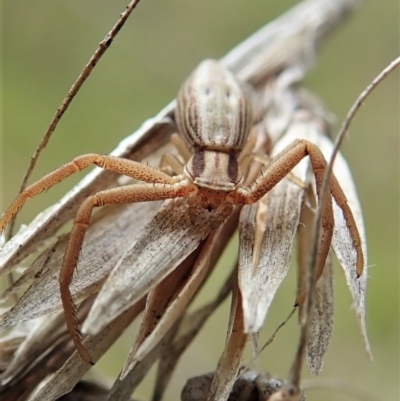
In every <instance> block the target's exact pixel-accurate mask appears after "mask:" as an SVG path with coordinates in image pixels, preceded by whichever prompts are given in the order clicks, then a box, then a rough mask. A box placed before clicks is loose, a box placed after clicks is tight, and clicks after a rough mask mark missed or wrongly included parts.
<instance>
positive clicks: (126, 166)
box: [0, 154, 182, 233]
mask: <svg viewBox="0 0 400 401" xmlns="http://www.w3.org/2000/svg"><path fill="white" fill-rule="evenodd" d="M93 164H94V165H97V166H99V167H101V168H104V169H106V170H110V171H113V172H115V173H118V174H124V175H127V176H129V177H132V178H135V179H137V180H140V181H145V182H153V183H166V184H173V183H175V182H177V181H179V179H181V178H182V177H180V178H178V177H170V176H168V175H167V174H165V173H163V172H162V171H160V170H157V169H155V168H153V167H150V166H147V165H143V164H141V163H138V162H134V161H132V160H128V159H122V158H119V157H114V156H101V155H98V154H86V155H82V156H78V157H76V158H75V159H73V160H72V161H70V162H69V163H67V164H64V165H63V166H61V167H60V168H58V169H56V170H54V171H53V172H51V173H49V174H47V175H46V176H44V177H43V178H41V179H40V180H38V181H36V182H35V183H34V184H32V185H30V186H29V187H27V188H26V189H25V191H23V192H22V193H21V194H20V195H19V196H18V197H17V198H16V199H15V201H14V202H13V203H12V204H11V206H10V207H9V208H8V209H7V211H6V212H5V213H4V215H3V216H2V217H1V219H0V233H1V232H2V231H3V230H4V229H5V227H6V226H7V224H8V223H9V222H10V220H11V219H12V218H13V216H15V214H16V213H17V212H18V211H19V210H20V209H21V207H22V206H23V205H24V204H25V202H26V201H27V200H28V199H29V198H33V197H35V196H36V195H38V194H40V193H42V192H43V191H46V190H48V189H49V188H51V187H52V186H54V185H56V184H58V183H59V182H61V181H63V180H65V179H66V178H67V177H69V176H70V175H72V174H74V173H77V172H79V171H81V170H83V169H85V168H86V167H88V166H90V165H93Z"/></svg>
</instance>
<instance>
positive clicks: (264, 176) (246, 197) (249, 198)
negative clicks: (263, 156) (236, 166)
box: [231, 140, 364, 303]
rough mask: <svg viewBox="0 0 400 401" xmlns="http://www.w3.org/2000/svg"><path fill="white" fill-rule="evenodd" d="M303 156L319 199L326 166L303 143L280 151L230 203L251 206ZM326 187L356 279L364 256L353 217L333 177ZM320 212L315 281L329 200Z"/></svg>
mask: <svg viewBox="0 0 400 401" xmlns="http://www.w3.org/2000/svg"><path fill="white" fill-rule="evenodd" d="M306 156H310V160H311V166H312V169H313V172H314V175H315V182H316V187H317V196H318V199H320V197H321V188H322V183H323V179H324V173H325V169H326V167H327V162H326V160H325V158H324V156H323V154H322V152H321V151H320V150H319V148H318V147H317V146H316V145H314V144H313V143H311V142H308V141H306V140H296V141H295V142H293V144H292V145H291V146H288V147H287V148H286V149H284V150H283V151H282V152H281V153H279V154H278V155H277V156H276V157H275V158H274V159H273V160H272V161H271V162H270V164H268V165H267V167H266V169H265V170H264V171H263V172H262V173H261V175H260V177H259V178H258V179H257V180H256V181H255V182H254V184H252V185H251V186H250V187H239V188H238V189H237V190H236V191H235V192H233V193H232V194H231V197H232V198H233V202H234V203H238V204H252V203H255V202H257V201H258V200H259V199H261V198H262V197H263V196H264V195H265V194H266V193H268V192H269V191H270V190H271V189H272V188H273V187H274V186H275V185H276V184H278V183H279V182H280V181H281V180H282V179H283V178H284V177H285V176H286V175H287V174H288V173H289V172H290V171H291V170H292V169H293V168H294V167H295V166H296V165H297V164H298V163H299V162H300V161H301V160H302V159H303V158H304V157H306ZM329 187H330V192H331V194H332V196H333V197H334V199H335V201H336V203H337V204H338V206H339V207H340V208H341V209H342V211H343V215H344V218H345V220H346V223H347V226H348V228H349V231H350V235H351V238H352V240H353V246H354V248H355V249H356V251H357V265H356V272H357V275H358V276H360V275H361V274H362V272H363V267H364V256H363V253H362V248H361V238H360V234H359V232H358V228H357V226H356V223H355V220H354V216H353V214H352V212H351V210H350V207H349V205H348V204H347V199H346V196H345V194H344V192H343V190H342V188H341V187H340V185H339V183H338V181H337V179H336V177H335V176H334V175H333V174H332V176H331V179H330V183H329ZM323 208H324V210H323V215H322V228H323V234H322V238H321V245H320V249H319V255H318V261H317V270H316V275H317V277H316V279H318V278H319V277H320V276H321V274H322V271H323V268H324V265H325V261H326V258H327V256H328V252H329V248H330V245H331V241H332V236H333V227H334V217H333V208H332V198H331V197H327V200H326V203H325V205H323ZM303 301H304V294H303V296H300V297H299V299H298V300H297V303H302V302H303Z"/></svg>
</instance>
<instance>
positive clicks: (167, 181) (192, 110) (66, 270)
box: [0, 60, 364, 363]
mask: <svg viewBox="0 0 400 401" xmlns="http://www.w3.org/2000/svg"><path fill="white" fill-rule="evenodd" d="M175 119H176V122H177V127H178V131H179V133H180V134H181V135H182V137H183V140H182V139H180V138H179V137H178V136H176V135H175V136H174V137H173V142H174V143H175V146H176V147H177V149H178V151H179V153H180V154H181V156H182V159H183V160H184V161H185V164H184V165H183V163H181V162H180V161H179V160H178V159H177V158H175V157H173V156H171V155H167V156H166V157H165V161H166V162H167V163H168V164H169V165H170V166H171V168H172V169H173V170H174V172H175V173H176V174H177V175H168V174H166V173H165V172H163V171H162V170H160V169H156V168H153V167H150V166H147V165H144V164H141V163H138V162H135V161H132V160H127V159H122V158H118V157H113V156H101V155H98V154H85V155H81V156H78V157H76V158H75V159H73V160H72V161H70V162H69V163H67V164H65V165H63V166H61V167H60V168H58V169H56V170H54V171H53V172H51V173H50V174H48V175H46V176H44V177H43V178H41V179H40V180H38V181H37V182H35V183H34V184H32V185H30V186H29V187H27V188H26V189H25V190H24V191H23V192H22V193H21V194H20V195H19V196H18V197H17V198H16V200H15V201H14V202H13V203H12V204H11V206H10V207H9V208H8V210H7V211H6V212H5V213H4V215H3V216H2V218H1V219H0V232H2V231H3V230H4V229H5V227H6V226H7V224H8V223H9V222H10V220H11V219H12V218H13V216H14V215H15V214H16V213H17V212H18V210H19V209H20V208H21V207H22V206H23V205H24V203H25V202H26V200H27V199H29V198H33V197H35V196H36V195H38V194H40V193H41V192H43V191H46V190H48V189H49V188H50V187H52V186H53V185H55V184H57V183H59V182H60V181H62V180H64V179H65V178H67V177H69V176H70V175H72V174H74V173H76V172H78V171H81V170H83V169H84V168H86V167H88V166H90V165H93V164H94V165H97V166H98V167H101V168H104V169H107V170H111V171H113V172H116V173H119V174H123V175H126V176H129V177H131V178H134V179H136V180H138V181H142V182H143V183H135V184H131V185H126V186H122V187H118V188H112V189H107V190H103V191H100V192H98V193H97V194H95V195H92V196H90V197H88V198H87V199H86V200H84V201H83V202H82V204H81V205H80V207H79V209H78V212H77V214H76V216H75V219H74V223H73V228H72V231H71V235H70V238H69V242H68V245H67V248H66V251H65V254H64V259H63V263H62V267H61V272H60V293H61V300H62V305H63V309H64V313H65V318H66V323H67V327H68V330H69V332H70V334H71V337H72V339H73V342H74V344H75V347H76V349H77V350H78V352H79V354H80V355H81V356H82V358H83V359H84V360H85V361H87V362H89V363H91V362H92V361H91V357H90V355H89V353H88V351H87V350H86V348H85V347H84V345H83V344H82V339H81V334H80V331H79V328H78V327H79V324H78V320H77V318H76V307H75V305H74V303H73V301H72V296H71V293H70V289H69V286H70V284H71V281H72V277H73V273H74V270H75V268H76V266H77V262H78V259H79V254H80V250H81V247H82V243H83V239H84V236H85V232H86V229H87V227H88V225H89V222H90V218H91V214H92V211H93V208H95V207H100V206H105V205H114V204H122V203H132V202H144V201H156V200H163V199H171V198H180V197H183V198H187V199H188V202H189V205H190V206H191V216H190V217H191V220H192V221H195V219H196V208H198V207H203V208H205V209H208V210H216V212H217V215H219V216H221V219H220V221H218V222H217V223H215V222H210V224H211V226H212V227H213V228H215V227H216V226H217V225H218V224H220V223H221V222H222V221H224V220H225V219H226V218H227V217H228V216H229V215H230V213H231V212H232V210H233V207H234V206H235V205H246V204H252V203H255V202H257V201H258V200H259V199H260V198H262V197H263V196H264V195H265V194H266V193H268V191H270V190H271V189H272V188H273V187H274V186H275V185H276V184H278V183H279V182H280V181H281V180H282V179H283V178H284V177H285V176H286V175H288V174H290V171H291V170H292V169H293V167H295V166H296V165H297V164H298V163H299V162H300V161H301V160H302V159H303V158H304V157H306V156H309V157H310V160H311V165H312V169H313V172H314V175H315V181H316V188H317V196H318V198H319V197H320V191H321V186H322V181H323V177H324V171H325V169H326V166H327V162H326V161H325V159H324V156H323V155H322V153H321V151H320V150H319V148H318V147H317V146H316V145H314V144H312V143H311V142H308V141H306V140H296V141H294V142H293V143H292V144H291V145H290V146H288V147H287V148H286V149H285V150H283V151H282V152H281V153H280V154H278V155H277V156H276V157H275V158H274V159H272V160H271V161H270V162H269V163H268V164H267V166H266V167H265V168H264V170H263V171H261V173H260V175H259V177H258V178H257V179H256V180H255V181H254V182H253V183H252V184H251V185H249V186H246V185H244V174H243V171H245V169H246V163H245V159H246V156H248V155H249V150H248V149H247V148H248V146H245V145H246V143H247V144H248V142H249V141H248V139H249V133H250V129H251V122H252V112H251V104H250V99H249V97H248V95H247V93H246V91H245V90H244V88H243V87H242V85H241V84H240V83H239V82H238V81H237V79H236V78H235V77H234V75H233V74H232V73H231V72H230V71H228V70H226V69H225V68H224V67H223V66H222V65H221V64H219V63H218V62H217V61H215V60H205V61H203V62H202V63H201V64H200V65H199V66H198V67H197V68H196V70H195V71H194V72H193V73H192V74H191V75H190V76H189V78H188V79H187V80H186V81H185V82H184V84H183V85H182V87H181V89H180V91H179V94H178V98H177V107H176V111H175ZM330 192H331V195H332V197H333V198H334V199H335V201H336V202H337V204H338V206H339V207H340V208H341V209H342V211H343V215H344V217H345V220H346V223H347V226H348V228H349V231H350V234H351V237H352V241H353V246H354V248H355V249H356V251H357V264H356V272H357V275H358V276H360V275H361V274H362V272H363V263H364V262H363V254H362V251H361V239H360V235H359V232H358V229H357V226H356V224H355V221H354V217H353V215H352V212H351V210H350V208H349V206H348V204H347V200H346V197H345V195H344V193H343V190H342V189H341V187H340V185H339V183H338V181H337V179H336V178H335V176H332V177H331V179H330ZM332 197H327V201H326V204H325V205H324V213H323V221H322V225H323V234H322V239H321V244H320V249H319V255H318V261H317V273H316V275H317V277H316V279H318V278H319V277H320V276H321V274H322V271H323V267H324V264H325V260H326V257H327V255H328V252H329V248H330V245H331V240H332V235H333V226H334V218H333V209H332Z"/></svg>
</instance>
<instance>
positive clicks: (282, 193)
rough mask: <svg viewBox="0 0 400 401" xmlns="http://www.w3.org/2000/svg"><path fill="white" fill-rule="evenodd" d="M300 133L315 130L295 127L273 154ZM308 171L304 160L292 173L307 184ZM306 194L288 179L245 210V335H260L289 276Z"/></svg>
mask: <svg viewBox="0 0 400 401" xmlns="http://www.w3.org/2000/svg"><path fill="white" fill-rule="evenodd" d="M301 129H312V128H310V127H308V126H306V125H304V126H299V125H298V124H296V123H294V124H292V125H291V126H290V127H289V129H288V132H287V133H286V134H285V135H284V136H283V138H282V139H281V140H280V141H279V142H278V143H277V144H276V146H275V147H274V154H275V153H278V152H279V151H281V150H282V149H283V148H285V147H286V146H287V144H290V143H292V142H293V138H296V137H297V135H299V130H301ZM307 169H308V162H307V160H303V161H302V162H301V163H299V164H298V165H297V166H296V167H295V169H293V173H294V176H295V177H297V179H299V180H300V181H302V182H306V178H307ZM303 193H304V188H303V187H301V186H299V185H298V184H295V183H294V182H291V181H290V180H288V179H285V180H283V181H281V182H280V183H279V184H278V185H276V187H275V188H273V189H272V190H271V191H270V192H269V193H268V194H267V196H265V197H264V198H262V199H261V200H260V201H259V202H258V204H255V205H252V206H246V207H244V208H243V211H242V214H241V219H240V225H239V230H240V256H239V286H240V290H241V292H242V297H243V309H244V327H245V331H246V333H257V332H258V331H259V330H260V329H261V327H262V325H263V323H264V320H265V317H266V314H267V312H268V309H269V307H270V305H271V302H272V300H273V298H274V296H275V293H276V291H277V289H278V287H279V285H280V284H281V282H282V280H283V279H284V278H285V276H286V274H287V272H288V269H289V265H290V257H291V253H292V244H293V241H294V237H295V235H296V232H297V226H298V222H299V218H300V210H301V206H302V200H303ZM257 238H260V240H257ZM255 255H257V256H255Z"/></svg>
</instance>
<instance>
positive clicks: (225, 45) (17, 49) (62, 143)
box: [0, 0, 399, 401]
mask: <svg viewBox="0 0 400 401" xmlns="http://www.w3.org/2000/svg"><path fill="white" fill-rule="evenodd" d="M126 3H127V0H115V1H112V2H111V1H106V0H86V1H81V0H69V1H60V0H58V1H51V2H50V1H45V0H36V1H34V2H26V1H22V0H3V1H2V7H3V10H2V11H3V60H2V77H3V82H2V84H3V88H2V89H3V124H2V130H3V132H2V137H1V140H2V153H1V169H2V170H1V179H2V187H1V202H2V203H1V205H0V211H2V210H4V208H5V207H6V206H7V205H8V204H9V203H10V202H11V201H12V200H13V199H14V197H15V196H16V194H17V191H18V188H19V186H20V183H21V179H22V177H23V174H24V171H25V169H26V167H27V165H28V161H29V157H30V156H31V155H32V153H33V151H34V149H35V148H36V146H37V144H38V142H39V140H40V138H41V137H42V135H43V134H44V132H45V130H46V128H47V126H48V124H49V122H50V120H51V118H52V116H53V115H54V113H55V111H56V109H57V108H58V106H59V105H60V103H61V100H62V99H63V98H64V96H65V94H66V92H67V91H68V89H69V88H70V86H71V84H72V83H73V82H74V80H75V79H76V77H77V75H78V73H79V72H80V71H81V69H82V67H83V66H84V64H85V63H86V62H87V60H88V59H89V57H90V56H91V55H92V53H93V51H94V50H95V48H96V47H97V44H98V42H99V41H100V40H101V39H102V38H103V37H104V36H105V34H106V32H108V30H109V29H110V27H111V26H112V25H113V24H114V22H115V21H116V18H117V17H118V15H119V13H120V12H121V11H122V10H123V9H124V7H125V5H126ZM296 3H297V2H296V1H288V0H287V1H282V0H281V1H261V0H247V1H239V0H230V1H228V0H219V1H215V0H202V1H188V0H170V1H165V0H164V1H163V0H155V1H154V0H153V1H148V0H142V2H141V3H140V4H139V6H138V8H137V10H136V11H134V13H133V15H132V17H131V19H130V20H129V21H128V22H127V24H126V26H125V27H124V28H123V29H122V31H121V33H120V35H119V36H118V37H117V39H116V41H115V42H114V43H113V45H112V46H111V48H110V49H109V51H108V52H107V53H106V55H105V57H104V58H103V59H102V60H101V62H100V63H99V65H98V66H97V67H96V69H95V71H94V73H93V74H92V76H91V77H90V78H89V80H88V81H87V83H86V84H85V85H84V87H83V89H82V90H81V92H80V93H79V94H78V96H77V97H76V99H75V100H74V102H73V103H72V106H71V107H70V109H69V110H68V111H67V113H66V115H65V117H64V118H63V120H62V122H61V124H60V125H59V127H58V129H57V130H56V132H55V135H54V136H53V137H52V139H51V141H50V144H49V145H48V147H47V149H46V150H45V152H44V153H43V157H42V158H41V159H40V162H39V164H38V166H37V168H36V171H35V174H34V178H39V177H40V176H42V175H44V174H45V173H47V172H49V171H50V170H52V169H53V168H55V167H57V166H59V165H60V164H62V163H64V162H66V161H68V160H69V159H71V158H73V157H74V156H76V155H79V154H82V153H85V152H98V153H108V152H109V151H111V150H112V149H113V148H114V147H115V146H116V144H117V143H118V142H119V141H120V140H121V139H122V138H124V137H125V136H126V135H127V134H129V133H131V132H133V131H134V130H135V129H136V128H137V127H138V126H139V125H140V123H141V122H143V121H144V120H145V119H146V118H148V117H151V116H153V115H154V114H155V113H157V112H158V111H159V110H160V109H161V108H162V107H163V106H164V105H165V104H166V103H167V102H169V101H170V100H171V99H172V98H173V97H174V96H175V94H176V92H177V89H178V87H179V85H180V83H181V82H182V80H183V79H184V78H185V77H186V76H187V75H188V73H189V72H190V71H191V70H192V69H193V68H194V67H195V66H196V65H197V64H198V63H199V62H200V61H201V60H202V59H204V58H206V57H214V58H219V57H221V56H223V55H224V54H225V53H226V52H227V51H228V50H229V49H231V48H232V47H233V46H235V45H236V44H237V43H239V42H240V41H242V40H243V39H245V38H246V37H247V36H248V35H250V34H251V33H253V32H254V31H255V30H256V29H258V28H260V27H261V26H262V25H264V24H265V23H266V22H267V21H269V20H272V19H274V18H275V17H276V16H278V15H279V14H281V13H282V12H283V11H285V10H287V9H289V8H290V7H291V6H292V5H294V4H296ZM398 11H399V10H398V1H397V0H385V1H381V2H378V1H370V2H366V3H365V4H364V6H363V7H362V8H361V9H360V10H359V11H358V12H357V13H356V14H355V15H354V16H353V17H352V18H351V19H350V20H348V21H346V23H345V24H344V25H343V26H342V27H341V28H339V29H338V30H337V31H336V32H334V34H333V35H332V36H331V37H330V38H329V40H328V41H327V42H326V43H325V44H324V46H323V47H322V48H321V51H320V53H319V57H318V60H317V64H316V66H315V68H314V69H313V70H312V71H311V72H310V74H309V77H308V78H307V81H306V85H307V86H308V87H309V88H310V89H312V90H313V91H315V92H316V93H317V94H318V95H319V96H320V97H321V98H322V99H323V100H324V101H325V103H326V104H327V106H328V107H329V108H330V110H331V111H332V112H334V113H335V114H336V115H337V121H338V124H337V128H338V127H339V124H340V122H341V121H342V119H343V117H344V115H345V114H346V112H347V111H348V109H349V108H350V106H351V104H352V103H353V102H354V100H355V99H356V97H357V96H358V95H359V94H360V92H361V91H362V90H363V89H364V88H365V87H366V85H367V84H368V83H369V82H370V81H371V80H372V79H373V78H374V77H375V76H376V75H377V74H378V72H380V71H381V70H382V69H383V68H384V67H385V66H386V65H387V64H388V63H389V62H390V61H391V60H392V59H394V58H395V57H396V56H397V55H398V53H399V43H398V38H399V12H398ZM398 112H399V75H398V73H397V74H393V75H392V76H390V77H389V78H388V79H386V81H385V82H384V83H383V84H382V85H381V86H380V87H378V88H377V90H376V91H375V92H374V94H373V95H372V96H371V97H370V98H369V99H368V101H367V102H366V104H365V105H364V106H363V107H362V109H361V111H360V112H359V114H358V116H357V118H356V120H355V122H354V123H353V125H352V127H351V130H350V136H349V138H348V139H347V140H346V141H345V144H344V147H343V152H344V154H345V155H346V157H347V159H348V161H349V164H350V166H351V168H352V171H353V173H354V178H355V182H356V184H357V187H358V191H359V196H360V199H361V202H362V205H363V210H364V213H365V222H366V229H367V235H368V246H369V265H370V266H371V267H370V272H369V276H370V281H369V288H368V303H367V323H368V328H369V335H370V341H371V344H372V349H373V353H374V356H375V361H374V362H373V363H371V362H370V361H369V360H368V358H367V356H366V354H365V352H364V349H363V344H362V340H361V338H360V335H359V333H358V330H357V325H356V321H355V317H354V313H353V311H352V310H351V300H350V296H349V292H348V290H347V288H346V285H345V280H344V276H343V275H342V273H341V271H340V269H339V267H338V266H336V273H337V274H335V276H336V282H335V291H336V296H335V298H336V301H335V306H336V314H335V319H336V322H335V328H334V335H333V340H332V344H331V347H330V350H329V351H328V355H327V358H326V361H325V366H324V371H323V373H322V375H321V377H322V378H330V379H339V380H343V381H345V382H347V383H349V384H354V385H356V386H358V387H361V388H364V389H366V390H367V391H369V392H370V393H371V394H374V395H376V396H377V397H378V398H377V399H380V400H394V399H398V397H399V389H398V386H399V297H398V295H399V253H398V249H399V124H398V123H399V119H398ZM336 131H337V129H336ZM79 178H80V177H75V178H71V179H70V180H68V181H67V182H66V183H63V184H61V185H59V186H57V187H56V188H55V189H54V190H51V191H50V192H49V193H48V194H46V195H44V196H41V197H40V198H39V199H36V200H34V201H32V202H30V203H29V205H28V206H27V207H25V209H24V210H23V213H22V214H21V216H22V217H21V219H20V220H19V221H20V222H21V221H23V222H28V221H30V219H31V218H32V217H33V216H34V215H35V214H36V213H37V212H39V211H40V210H42V209H43V208H45V207H46V206H48V205H50V204H51V203H52V202H54V201H56V200H57V199H58V198H59V197H60V196H61V195H62V194H63V193H65V192H66V191H67V190H68V189H69V188H71V187H72V185H73V184H74V182H76V181H77V180H78V179H79ZM230 249H231V250H233V251H231V253H230V255H228V258H229V257H230V259H231V260H232V259H233V258H234V255H233V254H232V253H233V252H235V248H230ZM225 264H226V262H225ZM229 266H230V265H229ZM293 270H294V269H293ZM224 275H226V268H225V269H224V266H220V269H219V273H218V274H216V275H215V277H213V279H214V281H213V285H212V286H211V290H210V291H212V289H214V290H215V289H216V288H218V283H220V282H221V281H222V280H223V277H224ZM294 292H295V282H294V275H293V272H292V274H291V277H289V279H288V280H286V281H285V283H284V285H283V287H282V289H281V290H280V291H279V294H278V296H277V299H276V302H275V303H274V306H273V308H272V311H271V316H270V318H269V319H268V323H267V324H266V325H265V328H264V331H263V333H262V338H267V337H269V335H270V334H271V333H272V331H273V329H274V328H275V327H276V326H277V325H278V324H279V323H280V322H281V321H282V320H283V319H284V318H285V317H286V315H287V314H288V312H289V311H290V308H291V305H292V302H293V299H294ZM228 309H229V302H226V303H225V304H224V305H223V307H222V308H220V309H219V310H218V311H217V313H216V314H215V316H214V317H213V318H212V319H211V321H210V322H209V323H208V324H207V327H206V330H205V331H203V332H202V333H201V335H200V336H199V337H198V339H197V341H195V343H194V344H193V346H192V347H191V348H190V350H188V351H187V352H186V354H185V356H184V358H183V359H182V361H181V363H180V365H179V367H178V369H177V371H176V372H175V375H174V381H173V383H172V384H171V385H170V387H169V391H168V397H169V398H168V400H171V401H172V400H177V399H178V398H179V397H178V395H179V392H180V390H181V389H182V386H183V384H184V382H185V380H186V379H187V378H188V377H191V376H195V375H198V374H202V373H205V372H208V371H211V370H213V369H215V366H216V363H217V360H218V358H219V355H220V354H221V352H222V349H223V344H224V339H225V332H226V325H227V319H228ZM297 334H298V331H297V324H296V322H295V319H293V320H292V321H291V322H290V323H289V324H288V325H287V326H286V327H285V328H284V329H283V330H282V331H281V333H280V334H279V335H278V337H277V338H276V340H275V342H274V343H273V344H272V345H271V346H270V347H268V349H267V350H266V351H264V353H263V355H262V358H261V359H260V361H259V362H258V365H257V369H258V370H260V371H263V370H268V371H270V372H271V373H273V374H275V375H280V376H282V377H286V375H287V371H288V369H289V366H290V362H291V360H292V356H293V350H294V347H295V344H296V340H297ZM132 340H133V333H132V331H131V332H130V333H128V334H126V335H124V339H123V341H121V342H119V343H118V344H117V345H116V346H115V347H114V348H113V350H112V353H109V354H108V355H107V356H106V358H104V360H103V361H102V362H101V363H100V364H99V365H100V368H101V370H102V371H103V372H106V373H107V374H108V375H110V376H115V375H117V373H118V372H119V369H120V367H121V364H122V363H123V359H124V356H125V355H126V353H127V350H128V348H129V345H130V343H131V342H132ZM249 358H250V357H249ZM249 360H250V359H249ZM305 376H307V373H305ZM151 384H152V382H151V380H147V382H146V383H145V384H144V385H142V386H141V387H140V389H139V391H138V393H137V398H140V399H143V400H146V399H148V398H149V389H150V387H151ZM320 399H324V400H328V401H329V400H347V399H350V398H348V397H347V396H344V395H340V394H334V393H331V392H328V391H326V390H319V391H313V392H310V393H309V396H308V398H307V400H320Z"/></svg>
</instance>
